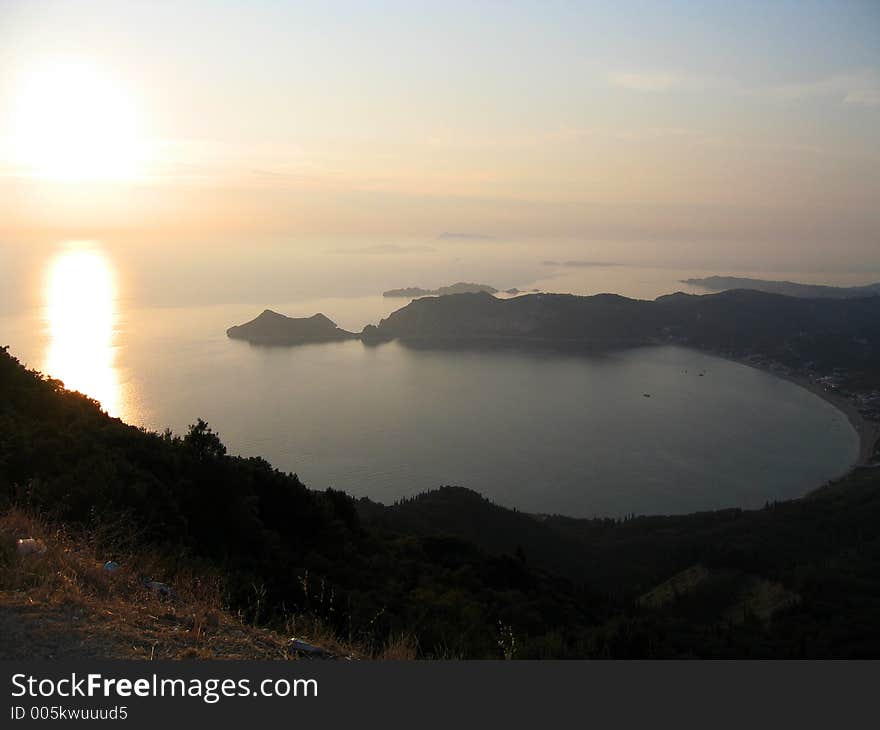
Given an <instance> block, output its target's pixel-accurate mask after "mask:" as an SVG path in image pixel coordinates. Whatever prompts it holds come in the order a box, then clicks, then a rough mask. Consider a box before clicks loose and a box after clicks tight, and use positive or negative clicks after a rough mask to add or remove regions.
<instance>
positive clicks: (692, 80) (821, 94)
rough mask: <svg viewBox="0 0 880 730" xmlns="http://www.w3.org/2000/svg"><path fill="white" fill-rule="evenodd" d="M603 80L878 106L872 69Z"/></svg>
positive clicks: (879, 78) (635, 86)
mask: <svg viewBox="0 0 880 730" xmlns="http://www.w3.org/2000/svg"><path fill="white" fill-rule="evenodd" d="M607 80H608V82H609V83H610V84H611V85H612V86H615V87H617V88H621V89H626V90H629V91H636V92H640V93H649V94H661V93H667V92H675V91H721V92H726V93H728V94H733V95H741V96H752V97H763V98H768V99H777V100H780V101H798V100H803V99H820V98H827V99H836V100H837V101H839V102H840V103H842V104H849V105H853V106H863V107H878V106H880V74H878V72H877V71H875V70H873V69H863V70H857V71H851V72H848V73H841V74H835V75H833V76H825V77H822V78H816V79H811V80H807V81H800V82H796V83H785V84H757V85H747V84H744V83H742V82H740V81H737V80H736V79H731V78H723V77H720V76H705V75H699V74H692V73H686V72H679V71H664V70H642V71H614V72H611V73H609V74H607Z"/></svg>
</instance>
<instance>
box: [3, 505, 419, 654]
mask: <svg viewBox="0 0 880 730" xmlns="http://www.w3.org/2000/svg"><path fill="white" fill-rule="evenodd" d="M25 537H33V538H36V539H40V540H42V541H43V542H44V543H45V546H46V550H45V552H43V553H42V554H31V555H24V556H23V555H19V554H18V553H17V550H16V541H17V540H18V539H19V538H25ZM109 539H113V536H112V535H109V534H105V535H102V536H100V537H98V536H89V537H86V538H84V537H82V536H77V538H76V539H74V538H73V537H72V536H71V535H70V534H68V533H66V532H64V531H63V530H59V529H57V528H52V527H50V526H48V525H47V524H45V523H44V522H42V521H40V520H39V519H36V518H35V517H33V516H31V515H29V514H27V513H25V512H23V511H21V510H18V509H13V510H10V511H9V512H7V513H5V514H3V515H2V516H0V658H4V659H13V658H78V657H92V658H99V657H100V658H127V659H193V658H198V659H295V658H297V656H296V654H295V652H293V651H291V650H290V648H289V647H290V642H289V638H288V637H293V636H296V637H297V638H300V639H302V640H304V641H306V642H309V643H311V644H315V645H318V646H320V647H321V648H322V649H324V650H325V651H327V652H329V653H330V654H333V655H335V656H340V657H353V658H369V657H373V656H375V658H389V659H412V658H415V642H413V641H412V640H408V639H406V638H399V639H396V640H395V641H394V642H391V643H389V645H388V646H387V647H383V648H382V650H381V651H380V652H363V651H358V650H356V649H352V647H349V646H345V645H344V644H342V643H340V642H339V641H338V640H337V639H336V637H335V636H333V635H332V633H331V632H329V631H328V630H326V629H325V628H324V627H323V626H322V625H321V624H320V623H319V622H317V621H315V620H313V619H306V618H303V617H299V618H296V619H291V620H290V621H289V622H288V626H287V627H286V628H287V629H288V631H287V633H286V635H282V634H280V633H277V632H274V631H270V630H268V629H263V628H257V627H254V626H250V625H248V624H245V623H244V622H242V621H241V620H240V619H239V618H238V617H237V616H234V615H232V614H231V613H230V612H229V611H227V610H224V607H223V605H222V583H221V581H220V579H219V577H218V576H217V575H212V574H210V573H209V572H207V571H204V570H201V571H197V572H196V571H188V570H186V569H180V568H175V569H174V571H173V575H171V574H169V573H170V570H171V569H170V568H169V567H168V566H169V562H168V561H167V560H163V558H162V556H161V555H158V554H153V553H149V552H144V551H141V552H138V551H136V550H134V549H133V548H130V547H129V548H127V549H126V550H123V551H122V553H123V554H120V551H119V550H118V549H117V550H115V551H114V553H113V555H112V556H111V557H112V559H114V560H116V561H117V562H118V563H119V565H120V567H119V569H118V570H116V571H115V572H112V573H111V572H108V571H106V570H104V568H103V565H104V563H105V561H106V559H107V554H106V553H105V552H104V551H102V550H101V549H100V548H99V547H98V546H99V545H107V544H109V543H108V540H109ZM117 544H120V543H117ZM143 575H149V576H151V577H152V578H153V579H155V580H159V581H165V582H168V583H169V584H170V585H171V586H172V588H173V590H174V594H175V595H174V597H173V599H171V598H167V597H161V596H159V595H157V594H156V593H155V592H153V591H151V590H149V589H147V588H146V587H145V586H144V584H143V582H142V580H141V576H143Z"/></svg>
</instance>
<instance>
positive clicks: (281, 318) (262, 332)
mask: <svg viewBox="0 0 880 730" xmlns="http://www.w3.org/2000/svg"><path fill="white" fill-rule="evenodd" d="M226 335H227V336H228V337H230V338H232V339H234V340H246V341H247V342H250V343H251V344H254V345H300V344H305V343H308V342H331V341H335V340H348V339H352V338H356V337H358V335H356V334H355V333H353V332H347V331H345V330H343V329H340V328H339V327H337V326H336V323H335V322H333V321H332V320H330V319H328V318H327V317H325V316H324V315H323V314H320V313H319V314H315V315H312V316H311V317H300V318H297V317H286V316H285V315H283V314H278V312H273V311H272V310H271V309H266V310H264V311H263V312H262V314H260V315H259V316H258V317H257V318H256V319H252V320H251V321H250V322H246V323H245V324H240V325H236V326H235V327H230V328H229V329H228V330H226Z"/></svg>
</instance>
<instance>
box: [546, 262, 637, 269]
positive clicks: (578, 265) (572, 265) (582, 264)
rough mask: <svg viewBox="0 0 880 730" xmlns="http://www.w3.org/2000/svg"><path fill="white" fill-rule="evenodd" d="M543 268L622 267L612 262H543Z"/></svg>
mask: <svg viewBox="0 0 880 730" xmlns="http://www.w3.org/2000/svg"><path fill="white" fill-rule="evenodd" d="M543 264H544V266H564V267H566V268H569V269H589V268H593V267H602V266H623V265H624V264H618V263H615V262H613V261H544V262H543Z"/></svg>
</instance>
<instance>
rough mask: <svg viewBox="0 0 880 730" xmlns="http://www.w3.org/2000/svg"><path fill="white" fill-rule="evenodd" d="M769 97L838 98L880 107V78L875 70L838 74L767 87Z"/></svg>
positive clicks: (796, 98) (861, 104)
mask: <svg viewBox="0 0 880 730" xmlns="http://www.w3.org/2000/svg"><path fill="white" fill-rule="evenodd" d="M764 91H765V92H766V93H767V94H769V95H770V96H772V97H775V98H777V99H781V100H783V101H790V100H800V99H816V98H822V97H827V98H836V99H837V100H839V101H840V102H842V103H844V104H851V105H854V106H865V107H877V106H880V75H878V74H877V73H875V72H873V71H860V72H853V73H848V74H837V75H835V76H827V77H825V78H822V79H816V80H814V81H808V82H804V83H798V84H779V85H776V86H771V87H767V88H766V89H765V90H764Z"/></svg>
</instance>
